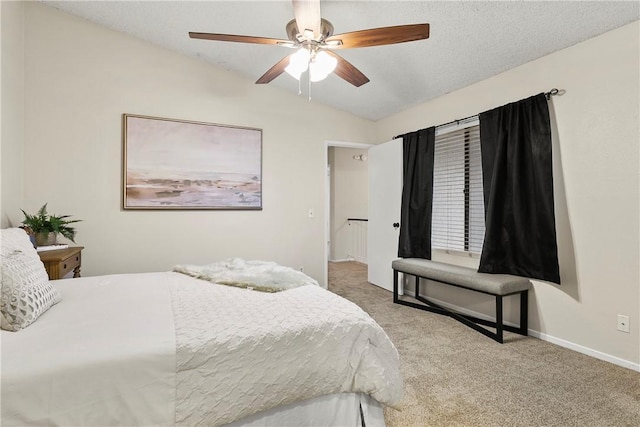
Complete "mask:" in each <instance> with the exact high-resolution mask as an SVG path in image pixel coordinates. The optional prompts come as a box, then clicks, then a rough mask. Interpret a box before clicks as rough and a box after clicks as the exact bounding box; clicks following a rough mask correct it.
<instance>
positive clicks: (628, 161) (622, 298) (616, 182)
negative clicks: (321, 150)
mask: <svg viewBox="0 0 640 427" xmlns="http://www.w3.org/2000/svg"><path fill="white" fill-rule="evenodd" d="M639 35H640V34H639V24H638V22H636V23H633V24H630V25H627V26H625V27H623V28H620V29H617V30H615V31H611V32H609V33H606V34H604V35H602V36H599V37H596V38H594V39H591V40H588V41H586V42H583V43H580V44H578V45H575V46H572V47H570V48H567V49H564V50H562V51H559V52H556V53H554V54H551V55H548V56H546V57H543V58H541V59H538V60H536V61H533V62H530V63H528V64H525V65H523V66H521V67H518V68H515V69H513V70H510V71H507V72H505V73H502V74H500V75H497V76H494V77H492V78H490V79H487V80H485V81H482V82H480V83H477V84H474V85H472V86H469V87H467V88H465V89H462V90H459V91H456V92H453V93H450V94H447V95H445V96H443V97H441V98H438V99H436V100H434V101H431V102H428V103H425V104H422V105H419V106H416V107H414V108H411V109H409V110H406V111H404V112H402V113H399V114H397V115H395V116H393V117H390V118H387V119H385V120H381V121H380V122H378V123H377V130H378V138H377V139H378V141H379V142H382V141H386V140H388V139H389V138H390V137H392V136H393V135H398V134H402V133H405V132H409V131H413V130H416V129H421V128H425V127H428V126H431V125H438V124H441V123H446V122H448V121H450V120H455V119H459V118H463V117H467V116H470V115H473V114H476V113H479V112H482V111H486V110H488V109H491V108H493V107H497V106H499V105H503V104H506V103H509V102H512V101H516V100H519V99H522V98H525V97H528V96H530V95H533V94H536V93H540V92H545V91H547V90H549V89H551V88H553V87H556V88H558V89H563V90H564V91H566V93H565V94H564V95H563V96H556V97H554V98H553V100H552V102H551V103H550V106H551V115H552V117H553V118H554V119H552V120H553V121H554V122H555V126H556V127H557V129H556V131H557V133H556V134H555V135H554V179H555V183H554V184H555V199H556V228H557V234H558V246H559V252H560V253H559V261H560V274H561V278H562V285H561V286H557V285H554V284H551V283H545V282H540V281H534V289H533V292H531V293H530V298H531V302H530V316H529V321H530V328H531V329H533V330H535V331H539V332H540V333H541V334H542V335H541V336H542V337H543V338H548V339H550V340H555V341H556V342H560V343H563V344H566V345H569V346H571V345H573V347H574V348H577V349H579V350H585V351H587V352H591V354H595V355H598V354H597V352H601V353H605V355H599V356H603V358H608V359H611V358H614V359H615V358H618V359H620V360H619V362H621V363H623V364H624V361H628V362H631V364H632V365H633V364H635V367H638V363H639V362H640V339H639V338H640V265H639V259H640V249H639V246H640V237H639V224H640V220H639V205H640V186H639V173H638V171H639V170H640V163H639V160H640V159H639V150H638V145H639V144H638V140H639V136H640V130H639V108H640V107H639V105H640V100H639V91H640V87H639V81H640V70H639V64H640V60H639V39H640V37H639ZM434 259H436V257H434ZM440 259H442V258H440ZM448 259H449V260H452V261H453V262H458V263H466V264H467V265H474V264H475V265H476V266H477V262H478V261H477V260H475V259H464V258H456V257H449V258H448ZM445 294H447V295H445ZM438 296H439V297H444V298H443V299H445V300H449V301H451V300H452V294H451V293H450V291H449V290H446V291H444V290H442V291H440V292H439V294H438ZM453 299H454V300H456V301H463V303H464V304H469V307H470V308H471V309H473V310H478V311H480V312H486V313H491V312H492V309H491V304H490V302H489V301H486V302H485V303H483V304H479V305H473V304H472V303H471V300H472V299H468V298H466V295H462V294H454V295H453ZM474 299H475V300H477V298H474ZM509 314H511V315H512V314H514V313H513V310H510V311H509ZM617 314H625V315H628V316H630V325H631V333H630V334H628V333H623V332H618V331H617V330H616V316H617ZM512 320H514V321H515V320H516V319H512ZM563 340H564V341H567V342H564V341H563ZM580 346H582V347H584V348H581V347H580Z"/></svg>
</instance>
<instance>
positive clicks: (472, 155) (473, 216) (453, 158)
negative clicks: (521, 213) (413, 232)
mask: <svg viewBox="0 0 640 427" xmlns="http://www.w3.org/2000/svg"><path fill="white" fill-rule="evenodd" d="M432 215H433V217H432V224H431V245H432V248H433V249H444V250H452V251H462V252H472V253H480V252H481V251H482V242H483V240H484V199H483V189H482V162H481V157H480V127H479V125H478V121H477V119H475V120H474V121H472V122H470V123H466V124H465V125H457V126H455V127H454V128H453V129H452V128H451V127H447V128H445V127H441V128H438V129H436V139H435V152H434V170H433V214H432Z"/></svg>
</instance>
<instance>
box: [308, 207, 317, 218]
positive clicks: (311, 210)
mask: <svg viewBox="0 0 640 427" xmlns="http://www.w3.org/2000/svg"><path fill="white" fill-rule="evenodd" d="M314 216H316V213H315V212H314V210H313V208H309V218H313V217H314Z"/></svg>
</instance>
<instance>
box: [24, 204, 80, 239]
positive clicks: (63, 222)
mask: <svg viewBox="0 0 640 427" xmlns="http://www.w3.org/2000/svg"><path fill="white" fill-rule="evenodd" d="M20 210H21V211H22V213H23V214H24V220H23V221H22V224H24V225H25V226H26V227H29V228H31V230H32V231H33V233H34V234H35V236H36V245H37V246H47V245H55V244H56V238H57V236H58V234H61V235H62V236H64V237H66V238H67V239H69V240H71V241H72V242H74V243H75V240H74V239H75V237H76V229H75V228H73V227H71V226H70V224H73V223H76V222H80V221H82V220H80V219H73V220H70V219H68V218H70V217H71V215H49V214H48V213H47V204H46V203H45V204H44V205H43V206H42V207H41V208H40V210H38V213H36V214H35V215H29V214H28V213H26V212H25V211H24V210H22V209H20Z"/></svg>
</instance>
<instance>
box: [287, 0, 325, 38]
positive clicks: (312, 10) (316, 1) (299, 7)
mask: <svg viewBox="0 0 640 427" xmlns="http://www.w3.org/2000/svg"><path fill="white" fill-rule="evenodd" d="M293 16H294V17H295V18H296V25H297V26H298V32H299V33H300V34H302V35H303V36H305V31H307V30H310V31H313V35H312V36H311V39H313V40H318V38H319V37H320V18H321V17H320V0H293Z"/></svg>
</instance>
